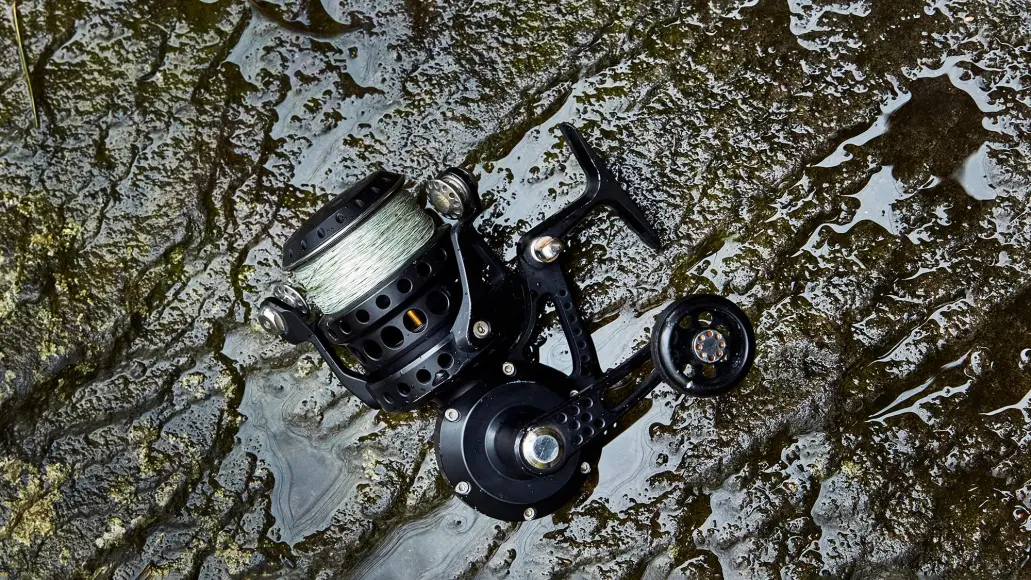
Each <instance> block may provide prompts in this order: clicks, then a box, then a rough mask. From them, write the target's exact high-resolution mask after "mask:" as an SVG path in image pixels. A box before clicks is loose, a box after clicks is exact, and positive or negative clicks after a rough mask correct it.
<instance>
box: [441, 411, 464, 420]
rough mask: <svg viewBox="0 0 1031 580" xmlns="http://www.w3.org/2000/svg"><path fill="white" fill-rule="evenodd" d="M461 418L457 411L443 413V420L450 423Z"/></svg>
mask: <svg viewBox="0 0 1031 580" xmlns="http://www.w3.org/2000/svg"><path fill="white" fill-rule="evenodd" d="M461 416H462V414H461V413H459V412H458V409H448V410H447V411H444V418H445V419H447V420H448V421H451V422H452V423H454V422H455V421H457V420H458V418H459V417H461Z"/></svg>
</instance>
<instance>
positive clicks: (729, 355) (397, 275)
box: [259, 124, 755, 521]
mask: <svg viewBox="0 0 1031 580" xmlns="http://www.w3.org/2000/svg"><path fill="white" fill-rule="evenodd" d="M560 129H561V130H562V132H563V135H564V136H565V138H566V140H567V141H568V143H569V144H570V146H571V148H572V150H573V153H574V155H575V157H576V159H577V161H578V162H579V164H580V166H581V167H582V168H583V170H584V172H585V174H586V175H587V186H586V191H585V193H584V194H583V195H582V196H581V197H580V198H578V199H577V200H576V201H574V202H573V203H572V204H570V205H569V206H567V207H565V208H564V209H562V210H561V211H560V212H558V213H557V214H555V215H553V216H551V217H549V218H547V219H546V220H544V222H542V223H541V224H539V225H537V226H536V227H534V228H533V229H531V230H530V231H529V232H527V233H526V234H525V235H524V236H522V238H521V239H520V241H519V244H518V252H517V253H518V257H517V260H516V264H515V268H514V269H513V268H510V267H509V266H508V265H506V264H504V263H503V262H502V261H501V260H500V259H499V258H498V257H497V256H496V255H495V254H494V253H493V251H492V250H491V249H490V248H489V246H488V245H487V244H486V243H485V242H484V240H483V239H482V237H481V236H480V235H479V233H478V232H477V231H476V230H475V228H474V227H473V221H474V220H475V219H476V217H477V216H479V214H480V212H481V211H482V206H481V202H480V198H479V195H478V192H477V187H476V183H475V180H474V179H473V178H472V176H471V175H470V174H469V173H467V172H466V171H464V170H462V169H459V168H450V169H448V170H446V171H444V172H443V173H442V174H441V175H439V176H438V177H437V178H436V179H434V180H432V181H430V182H429V183H428V184H427V186H426V192H427V196H428V198H429V201H430V202H431V204H432V206H433V207H434V209H435V210H436V211H435V212H433V213H431V214H430V216H431V218H430V219H431V220H432V222H423V221H419V220H424V219H425V218H424V214H421V213H419V214H418V215H419V217H417V218H416V217H413V218H412V220H415V221H410V222H409V224H410V227H409V226H395V227H394V228H393V230H391V229H387V230H386V231H388V232H395V233H396V235H401V234H403V233H406V232H409V231H414V230H416V229H418V228H423V229H424V230H425V234H424V236H423V237H422V238H419V239H418V241H419V243H418V244H417V245H415V247H412V248H409V249H408V250H407V251H405V252H404V253H401V254H398V256H399V257H400V258H402V259H399V260H397V261H395V262H392V263H391V264H393V265H392V266H391V269H390V272H389V273H388V274H386V275H380V276H373V277H371V278H362V279H361V282H360V283H356V284H355V285H356V286H363V285H364V287H365V289H364V291H360V292H355V294H356V295H355V296H347V297H345V298H343V299H340V297H339V296H336V295H325V294H323V296H324V298H322V299H319V298H316V299H315V302H316V305H319V306H321V304H322V303H323V302H325V303H335V304H344V305H345V306H344V307H342V308H338V309H335V310H334V311H332V312H329V313H327V312H325V311H323V312H314V311H313V309H312V308H311V307H310V306H309V305H308V302H307V301H306V300H305V298H304V297H302V296H301V294H300V293H299V292H298V291H296V290H294V289H293V288H291V287H289V286H279V287H277V288H276V289H275V291H274V294H273V296H272V297H271V298H268V299H266V300H265V301H264V302H263V303H262V306H261V309H260V311H259V320H260V322H261V324H262V325H263V326H264V327H265V328H266V329H267V330H269V331H270V332H273V333H275V334H278V335H280V336H281V337H282V338H284V339H285V340H287V341H289V342H291V343H294V344H298V343H300V342H310V343H311V344H313V345H314V346H315V348H316V350H318V352H319V353H320V355H321V356H322V357H323V359H325V361H326V363H327V364H328V365H329V368H330V370H331V371H332V372H333V374H334V375H335V376H336V377H337V379H338V380H340V382H341V383H342V384H343V385H344V386H345V387H347V388H348V389H349V390H350V391H351V392H353V393H354V394H355V395H356V396H357V397H359V398H360V399H361V400H362V401H363V402H364V403H365V404H367V405H369V406H370V407H373V408H381V409H384V410H386V411H407V410H411V409H414V408H417V407H421V406H424V405H427V404H436V405H438V406H439V407H440V409H441V414H440V417H439V419H438V424H437V429H436V432H435V436H434V439H435V443H436V449H437V460H438V463H439V465H440V468H441V470H442V472H443V474H444V476H445V477H446V478H447V480H448V481H449V483H450V484H451V485H452V486H453V488H454V490H455V493H456V494H457V495H458V496H460V497H461V498H462V499H463V500H464V501H465V502H466V503H468V504H469V505H471V506H472V507H473V508H475V509H477V510H478V511H480V512H481V513H484V514H486V515H489V516H491V517H495V518H498V519H505V520H512V521H516V520H523V519H534V518H537V517H541V516H544V515H546V514H549V513H552V512H553V511H555V510H556V509H558V508H560V507H561V506H562V505H564V504H565V503H567V502H569V501H570V500H571V499H573V497H575V495H576V494H577V493H579V491H580V490H581V489H582V486H583V483H584V482H585V481H586V479H587V477H588V476H589V474H590V473H591V472H592V470H593V469H594V468H595V466H596V465H597V461H598V458H599V456H600V453H601V448H602V446H603V445H604V442H605V441H606V440H607V437H608V436H609V434H610V432H612V429H613V427H614V426H615V424H616V421H617V420H618V419H619V418H620V417H621V416H623V415H624V414H626V413H627V412H628V411H629V410H630V409H631V408H633V406H634V405H635V404H636V403H638V402H640V401H641V400H642V399H643V398H644V397H645V396H647V395H648V394H649V393H650V392H651V391H652V390H653V389H654V388H655V386H657V385H658V384H659V383H660V382H666V383H668V384H670V385H671V386H673V387H674V388H676V389H678V390H680V391H682V392H684V393H687V394H690V395H697V396H713V395H718V394H721V393H723V392H726V391H727V390H729V389H730V388H732V387H733V386H735V385H736V384H738V383H740V382H741V381H742V380H743V379H744V377H745V375H746V374H747V373H748V371H749V369H750V367H751V364H752V360H753V358H754V356H755V337H754V334H753V332H752V327H751V325H750V323H749V321H748V318H747V317H746V316H745V314H744V313H743V312H742V311H741V310H740V309H738V308H737V307H736V306H735V305H734V304H733V303H731V302H730V301H728V300H726V299H723V298H720V297H717V296H709V295H696V296H691V297H688V298H685V299H682V300H679V301H676V302H674V303H673V304H671V305H670V306H669V307H668V308H667V309H666V310H665V311H663V313H662V314H660V316H659V317H658V319H657V321H656V325H655V327H654V329H653V332H652V337H651V340H650V343H649V345H648V347H646V348H643V349H640V350H639V351H638V352H635V353H634V354H632V355H631V356H630V357H629V358H628V359H627V360H626V361H624V362H622V363H621V364H619V365H617V366H615V367H613V368H611V369H609V370H608V371H606V372H602V370H601V365H600V362H599V361H598V357H597V352H596V350H595V347H594V343H593V340H592V339H591V335H590V333H589V331H588V329H587V326H586V324H587V323H586V321H585V320H584V318H583V315H582V313H581V311H580V308H579V306H578V305H577V304H576V301H575V300H574V295H575V294H574V290H575V287H574V285H573V283H572V281H571V280H570V278H569V276H568V275H567V273H566V272H565V270H564V269H563V268H562V266H561V259H560V258H561V256H562V253H563V252H564V250H565V244H564V242H563V240H564V239H565V237H566V235H567V234H568V233H569V231H570V230H571V229H573V228H575V227H576V226H577V225H578V224H580V223H581V221H582V220H583V218H584V217H586V216H587V214H588V213H590V212H591V210H593V209H595V208H596V207H598V206H600V205H604V206H607V207H609V208H611V209H613V210H615V212H616V213H617V214H618V215H619V216H620V217H621V218H622V219H623V221H625V222H626V223H627V224H628V225H629V226H630V227H631V229H632V230H633V231H634V232H635V233H636V234H637V235H638V236H639V237H640V238H641V239H642V240H643V241H644V243H645V244H646V245H648V246H649V247H651V248H653V249H658V248H659V238H658V236H657V234H656V233H655V231H654V229H653V228H652V227H651V225H650V224H649V223H648V221H647V219H646V218H645V216H644V214H643V212H642V211H641V210H640V208H639V207H638V206H637V204H636V203H635V202H634V201H633V200H632V199H631V198H630V196H629V195H628V194H627V193H626V191H625V190H624V189H623V188H622V186H621V185H620V184H619V183H618V182H617V181H616V179H615V177H614V176H613V175H612V174H611V172H610V171H609V170H608V168H607V167H606V166H605V164H604V162H603V161H602V160H601V159H600V157H598V155H597V154H596V153H595V152H594V151H593V149H591V147H590V146H589V145H588V144H587V143H586V142H585V141H584V140H583V138H582V137H581V136H580V134H579V133H578V132H577V131H576V129H574V128H573V127H572V126H571V125H568V124H562V125H560ZM403 182H404V178H403V177H402V176H400V175H397V174H394V173H390V172H385V171H379V172H376V173H374V174H373V175H370V176H369V177H368V178H366V179H364V180H362V181H361V182H359V183H357V184H355V185H354V186H353V187H351V188H350V189H349V190H348V191H346V192H344V193H343V194H341V195H340V196H338V197H337V198H335V199H334V200H333V201H331V202H330V203H329V204H327V205H326V206H324V207H323V208H321V209H320V210H319V211H318V212H316V213H315V214H314V215H313V216H312V217H311V218H309V219H308V220H307V221H306V222H305V223H304V224H303V225H302V227H301V228H300V229H299V230H298V231H297V232H296V233H295V234H294V235H293V236H292V237H291V238H290V240H288V241H287V243H286V244H285V245H284V249H283V264H284V268H285V269H286V270H289V271H293V272H295V274H296V273H298V272H301V273H305V275H309V274H311V272H314V271H322V270H325V267H323V266H325V265H326V264H329V265H332V266H333V267H335V268H338V269H340V275H343V274H345V273H346V271H347V270H348V269H349V268H361V267H364V264H362V255H363V254H362V252H361V251H358V252H357V253H355V257H354V258H352V261H351V262H346V261H343V262H341V261H340V260H341V258H340V257H339V256H336V255H330V253H331V252H334V251H336V252H338V253H339V252H340V251H341V250H340V249H339V248H341V247H343V248H345V250H346V249H347V246H346V245H347V244H351V243H353V244H355V245H358V246H362V244H363V243H364V244H372V246H373V247H375V243H376V239H377V238H376V237H373V238H370V239H371V241H363V239H364V238H361V236H362V235H364V234H363V233H362V231H363V230H361V228H363V227H366V226H363V225H362V224H363V222H368V221H371V220H373V219H375V218H374V217H373V216H375V215H376V212H377V211H385V210H384V209H383V208H384V207H386V206H387V204H391V203H400V202H392V201H390V200H391V199H393V198H395V197H396V196H404V195H407V194H406V193H405V192H403V191H402V186H403ZM399 211H405V210H399ZM405 215H407V214H405ZM366 229H368V228H367V227H366ZM420 231H422V230H420ZM391 235H393V234H391ZM341 244H344V246H341ZM413 245H414V244H413ZM333 248H337V249H336V250H334V249H333ZM358 249H359V250H361V247H359V248H358ZM334 260H337V261H336V262H334ZM395 266H396V267H395ZM332 274H333V271H332V270H331V271H330V275H331V277H332ZM298 277H301V276H298ZM309 280H310V281H311V282H310V284H309V285H310V286H311V287H312V288H316V287H318V288H321V286H320V284H321V283H322V282H321V280H323V278H313V277H309ZM368 280H372V281H371V283H367V282H368ZM309 290H311V288H309ZM311 294H312V292H309V296H310V297H312V296H311ZM337 294H339V289H337ZM549 303H550V304H551V305H553V306H554V309H555V311H556V312H557V315H558V320H559V323H560V325H561V328H562V331H563V334H564V335H565V338H566V342H567V343H568V346H569V351H570V354H571V357H572V368H571V370H570V372H569V373H568V374H566V373H562V372H560V371H558V370H555V369H553V368H551V367H548V366H546V365H543V364H540V363H539V361H538V352H537V348H536V339H537V338H538V337H539V328H538V326H539V324H538V323H539V321H540V319H541V317H542V315H543V313H544V311H545V309H546V308H547V305H548V304H549ZM323 310H324V309H323ZM338 348H342V349H346V350H347V351H349V352H350V353H351V354H352V355H353V356H354V357H355V359H357V360H358V362H359V363H360V364H361V366H362V368H363V372H360V373H359V372H357V371H355V370H352V369H350V368H348V367H347V366H345V365H344V363H343V362H342V360H341V358H340V356H339V354H338V351H337V349H338ZM648 360H652V361H653V363H654V370H653V371H652V372H651V373H650V374H649V375H648V376H647V378H645V379H644V380H643V381H641V383H640V384H639V385H637V386H636V388H634V389H633V390H632V392H631V393H630V394H629V395H628V396H626V397H625V398H624V399H623V400H622V401H621V402H619V403H618V404H616V405H614V406H609V405H607V404H606V402H605V400H604V397H603V395H605V393H606V392H607V391H609V390H610V389H612V388H613V387H616V386H620V385H622V384H624V383H625V382H626V379H627V378H628V377H629V376H630V375H631V373H633V372H634V371H635V370H636V369H638V368H639V367H641V366H642V365H643V364H644V363H646V362H647V361H648Z"/></svg>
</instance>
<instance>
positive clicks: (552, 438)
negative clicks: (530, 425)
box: [519, 427, 563, 469]
mask: <svg viewBox="0 0 1031 580" xmlns="http://www.w3.org/2000/svg"><path fill="white" fill-rule="evenodd" d="M519 450H520V452H521V453H522V454H523V459H525V460H526V462H527V463H529V464H530V465H531V466H533V467H535V468H537V469H548V468H549V467H554V466H556V465H558V462H559V461H561V460H562V455H563V453H562V436H561V435H559V433H558V431H555V429H553V428H551V427H538V428H536V429H531V430H530V431H529V432H528V433H527V434H526V435H524V436H523V440H522V441H521V442H520V443H519Z"/></svg>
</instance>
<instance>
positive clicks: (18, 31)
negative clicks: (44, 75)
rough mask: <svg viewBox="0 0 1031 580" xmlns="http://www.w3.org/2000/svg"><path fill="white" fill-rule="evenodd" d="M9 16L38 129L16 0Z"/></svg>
mask: <svg viewBox="0 0 1031 580" xmlns="http://www.w3.org/2000/svg"><path fill="white" fill-rule="evenodd" d="M11 16H12V18H13V19H14V36H15V38H16V39H17V40H18V52H19V53H21V70H22V72H23V73H25V87H26V88H28V89H29V104H31V105H32V119H33V121H34V122H35V123H36V128H37V129H39V112H38V111H36V96H35V95H33V94H32V79H31V78H30V77H29V60H28V59H27V58H26V57H25V45H24V44H22V41H21V26H19V25H18V0H12V2H11Z"/></svg>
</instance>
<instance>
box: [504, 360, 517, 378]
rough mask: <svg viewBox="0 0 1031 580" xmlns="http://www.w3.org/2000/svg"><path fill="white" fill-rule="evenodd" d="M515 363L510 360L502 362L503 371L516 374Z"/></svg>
mask: <svg viewBox="0 0 1031 580" xmlns="http://www.w3.org/2000/svg"><path fill="white" fill-rule="evenodd" d="M515 371H516V369H515V365H514V364H512V363H510V362H504V363H502V364H501V372H503V373H505V375H506V376H509V377H510V376H512V375H514V374H515Z"/></svg>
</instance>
